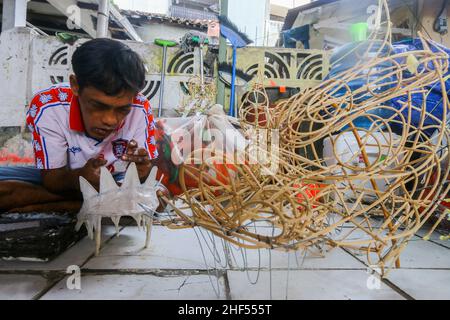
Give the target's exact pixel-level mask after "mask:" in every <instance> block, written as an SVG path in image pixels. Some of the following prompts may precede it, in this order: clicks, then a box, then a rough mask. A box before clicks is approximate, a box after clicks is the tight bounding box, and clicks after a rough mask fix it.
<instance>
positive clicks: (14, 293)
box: [0, 274, 47, 300]
mask: <svg viewBox="0 0 450 320" xmlns="http://www.w3.org/2000/svg"><path fill="white" fill-rule="evenodd" d="M46 286H47V280H46V279H44V278H43V277H41V276H36V275H23V274H21V275H18V274H2V275H0V300H30V299H32V298H33V297H35V296H36V295H37V294H39V293H40V292H41V291H42V290H44V289H45V287H46Z"/></svg>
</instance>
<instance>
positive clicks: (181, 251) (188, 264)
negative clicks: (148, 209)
mask: <svg viewBox="0 0 450 320" xmlns="http://www.w3.org/2000/svg"><path fill="white" fill-rule="evenodd" d="M202 233H203V235H204V236H205V237H207V236H206V233H205V231H202ZM197 234H198V235H199V237H200V239H202V237H201V235H200V232H199V231H198V229H197ZM145 237H146V233H145V232H144V231H138V229H137V227H127V228H125V229H124V230H123V231H122V232H121V233H120V237H118V238H114V239H113V240H111V242H109V243H108V244H107V245H105V247H104V248H103V249H102V250H101V252H100V255H99V256H98V257H95V258H93V259H91V260H90V261H89V263H88V264H87V265H86V268H87V269H95V270H105V269H106V270H109V269H134V270H135V269H201V270H206V269H222V268H225V267H226V259H225V255H224V250H223V248H222V245H221V241H220V240H219V239H218V238H216V240H215V245H216V247H217V253H218V257H217V258H216V259H214V258H213V254H212V253H211V252H212V251H213V252H214V250H212V251H210V250H209V249H208V247H207V246H206V243H205V241H204V240H203V239H202V240H201V243H202V248H203V250H204V254H205V257H206V261H207V266H206V265H205V262H204V258H203V254H202V250H201V247H200V245H199V241H198V239H197V237H196V235H195V232H194V230H192V229H185V230H169V229H167V228H166V227H162V226H154V227H153V230H152V236H151V243H150V246H149V248H148V249H144V248H143V247H144V244H145ZM208 245H209V246H210V248H212V246H213V243H212V242H211V241H210V240H209V239H208Z"/></svg>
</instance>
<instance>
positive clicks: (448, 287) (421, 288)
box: [387, 269, 450, 300]
mask: <svg viewBox="0 0 450 320" xmlns="http://www.w3.org/2000/svg"><path fill="white" fill-rule="evenodd" d="M387 278H388V279H389V280H390V281H391V282H392V283H394V284H395V285H396V286H397V287H399V288H401V289H402V290H403V291H405V292H406V293H407V294H409V295H410V296H412V297H413V298H414V299H418V300H450V270H414V269H411V270H405V269H401V270H392V271H391V273H389V275H388V277H387Z"/></svg>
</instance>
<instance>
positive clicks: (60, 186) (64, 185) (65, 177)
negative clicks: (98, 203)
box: [41, 159, 107, 199]
mask: <svg viewBox="0 0 450 320" xmlns="http://www.w3.org/2000/svg"><path fill="white" fill-rule="evenodd" d="M106 164H107V161H106V160H104V159H90V160H89V161H88V162H87V163H86V164H85V165H84V167H83V168H80V169H76V170H70V169H68V168H67V167H64V168H60V169H52V170H42V171H41V174H42V179H43V185H44V187H45V188H46V189H47V190H48V191H50V192H52V193H56V194H71V195H72V196H73V197H75V198H77V199H78V198H79V197H80V196H81V194H80V193H79V192H78V193H76V194H74V193H73V191H80V176H81V177H83V178H85V179H86V180H87V181H89V183H90V184H91V185H92V186H93V187H94V188H96V189H97V190H98V187H99V185H100V168H101V167H103V166H104V165H106Z"/></svg>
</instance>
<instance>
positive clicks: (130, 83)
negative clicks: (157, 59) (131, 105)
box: [72, 38, 145, 96]
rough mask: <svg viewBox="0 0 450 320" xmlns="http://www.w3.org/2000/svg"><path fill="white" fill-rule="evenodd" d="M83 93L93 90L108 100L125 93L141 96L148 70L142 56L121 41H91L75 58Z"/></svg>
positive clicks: (73, 58)
mask: <svg viewBox="0 0 450 320" xmlns="http://www.w3.org/2000/svg"><path fill="white" fill-rule="evenodd" d="M72 68H73V71H74V73H75V76H76V77H77V81H78V85H79V86H80V91H81V90H83V88H86V87H88V86H92V87H94V88H96V89H98V90H100V91H102V92H104V93H105V94H107V95H109V96H114V95H117V94H119V93H121V92H122V91H124V90H125V91H133V92H135V93H138V92H139V91H141V90H142V89H143V87H144V85H145V66H144V63H143V61H142V59H141V58H140V57H139V55H138V54H137V53H136V52H134V51H133V50H131V49H130V47H128V46H127V45H125V44H124V43H122V42H120V41H115V40H111V39H107V38H98V39H94V40H90V41H88V42H85V43H84V44H83V45H81V46H80V47H79V48H77V50H76V51H75V53H74V54H73V56H72Z"/></svg>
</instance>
